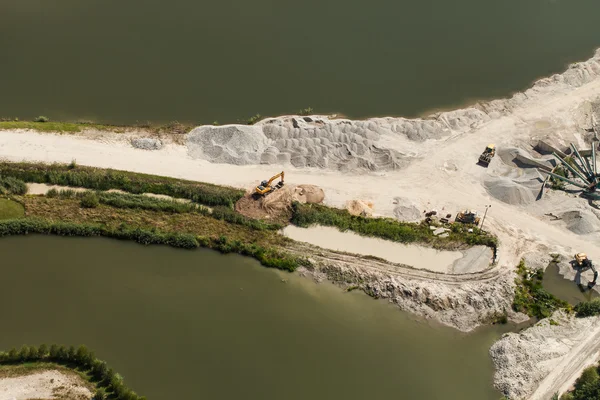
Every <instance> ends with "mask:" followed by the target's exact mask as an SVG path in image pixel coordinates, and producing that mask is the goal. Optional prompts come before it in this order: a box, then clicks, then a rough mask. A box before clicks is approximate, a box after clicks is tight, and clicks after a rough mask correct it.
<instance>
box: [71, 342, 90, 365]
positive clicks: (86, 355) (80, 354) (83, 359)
mask: <svg viewBox="0 0 600 400" xmlns="http://www.w3.org/2000/svg"><path fill="white" fill-rule="evenodd" d="M75 360H76V361H77V362H78V363H79V365H85V366H87V367H89V366H90V365H91V363H92V360H93V355H92V353H91V352H90V351H89V350H88V348H87V347H85V346H84V345H81V346H79V347H78V348H77V353H75Z"/></svg>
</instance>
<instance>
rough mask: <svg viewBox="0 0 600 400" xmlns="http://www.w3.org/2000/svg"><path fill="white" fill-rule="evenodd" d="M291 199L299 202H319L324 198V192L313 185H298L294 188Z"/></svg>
mask: <svg viewBox="0 0 600 400" xmlns="http://www.w3.org/2000/svg"><path fill="white" fill-rule="evenodd" d="M293 199H294V200H295V201H299V202H300V203H309V204H319V203H322V202H323V200H324V199H325V192H324V191H323V189H321V188H320V187H318V186H315V185H298V186H296V187H295V188H294V194H293Z"/></svg>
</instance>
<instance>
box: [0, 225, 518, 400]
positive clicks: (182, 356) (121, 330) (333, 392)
mask: <svg viewBox="0 0 600 400" xmlns="http://www.w3.org/2000/svg"><path fill="white" fill-rule="evenodd" d="M0 254H2V266H1V273H2V275H1V276H2V290H0V308H1V310H0V312H1V314H2V325H1V328H2V334H1V335H0V348H2V349H6V348H10V347H13V346H15V347H19V346H21V345H22V344H25V343H26V344H41V343H53V342H57V343H63V344H75V345H78V344H86V345H87V346H89V347H90V348H91V349H93V350H95V352H96V354H97V356H98V357H99V358H101V359H105V360H107V361H108V363H109V364H110V365H111V367H113V368H114V369H115V370H116V371H118V372H120V373H121V374H122V375H123V376H124V377H125V380H126V382H127V383H128V384H129V385H130V386H131V387H132V388H133V389H134V390H135V391H137V392H138V393H140V394H143V395H145V396H147V397H148V399H152V400H172V399H200V398H204V399H232V400H233V399H256V400H270V399H273V400H280V399H286V400H288V399H289V400H295V399H298V400H305V399H315V400H320V399H323V400H325V399H327V400H329V399H357V400H358V399H361V400H362V399H365V398H398V399H400V398H402V399H427V400H437V399H439V400H448V399H457V400H458V399H460V400H487V399H489V400H497V399H498V398H499V397H500V396H499V394H498V393H496V392H495V391H494V390H493V389H492V385H491V382H492V373H493V369H492V364H491V361H490V359H489V357H488V348H489V346H490V345H491V344H492V343H493V342H494V341H495V340H496V339H497V338H498V337H499V336H500V335H501V333H502V332H503V331H506V330H508V329H509V327H508V326H502V327H487V328H485V329H481V330H478V331H477V332H475V333H473V334H469V335H464V334H461V333H459V332H457V331H455V330H452V329H449V328H445V327H439V326H432V325H431V324H428V323H425V322H423V321H422V320H420V319H416V318H413V317H411V316H410V315H408V314H406V313H403V312H401V311H399V310H398V309H397V308H395V307H394V306H392V305H390V304H388V303H385V302H381V301H375V300H373V299H371V298H369V297H367V296H366V295H364V294H361V293H356V292H351V293H344V292H343V291H341V290H340V289H339V288H337V287H334V286H332V285H329V284H319V285H317V284H315V283H313V282H312V281H309V280H307V279H304V278H301V277H299V276H297V275H293V274H287V273H285V274H284V273H281V272H278V271H274V270H269V269H266V268H263V267H261V266H260V265H258V263H256V262H255V261H254V260H251V259H247V258H242V257H239V256H223V255H220V254H217V253H215V252H211V251H203V250H197V251H184V250H176V249H172V248H168V247H147V248H144V247H142V246H140V245H137V244H134V243H129V242H120V241H114V240H108V239H81V238H80V239H67V238H58V237H45V236H31V237H12V238H4V239H1V240H0ZM282 279H285V280H287V282H282Z"/></svg>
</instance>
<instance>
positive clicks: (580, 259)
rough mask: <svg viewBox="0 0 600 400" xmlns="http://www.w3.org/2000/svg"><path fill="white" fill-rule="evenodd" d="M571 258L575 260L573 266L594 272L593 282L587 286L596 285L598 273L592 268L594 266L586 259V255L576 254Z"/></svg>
mask: <svg viewBox="0 0 600 400" xmlns="http://www.w3.org/2000/svg"><path fill="white" fill-rule="evenodd" d="M573 258H575V264H576V265H577V267H579V268H580V269H581V270H588V269H591V270H592V271H593V272H594V280H593V281H591V282H590V283H588V286H590V287H591V286H594V285H596V279H598V271H597V270H596V268H595V267H594V264H593V263H592V260H590V259H589V258H588V256H587V254H585V253H577V254H575V256H574V257H573Z"/></svg>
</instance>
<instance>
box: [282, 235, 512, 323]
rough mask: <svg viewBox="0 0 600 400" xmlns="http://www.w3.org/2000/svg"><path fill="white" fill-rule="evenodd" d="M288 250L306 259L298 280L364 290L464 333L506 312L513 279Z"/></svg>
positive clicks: (498, 271)
mask: <svg viewBox="0 0 600 400" xmlns="http://www.w3.org/2000/svg"><path fill="white" fill-rule="evenodd" d="M288 251H290V252H292V253H295V254H298V255H304V256H306V257H308V259H309V261H310V263H311V265H310V266H309V267H302V268H299V269H298V272H299V273H300V274H301V275H304V276H307V277H310V278H312V279H315V280H316V281H322V280H324V279H327V280H330V281H331V282H333V283H335V284H337V285H339V286H341V287H342V288H345V289H359V290H363V291H364V292H365V293H367V294H368V295H370V296H372V297H375V298H379V299H387V300H389V301H390V302H391V303H394V304H395V305H397V306H398V307H399V308H401V309H402V310H405V311H409V312H412V313H414V314H416V315H419V316H422V317H425V318H427V319H433V320H436V321H438V322H441V323H443V324H445V325H448V326H451V327H453V328H456V329H458V330H461V331H464V332H469V331H471V330H473V329H475V328H477V327H478V326H480V325H483V324H488V323H490V322H493V321H495V320H496V319H497V318H498V317H499V316H501V315H504V314H505V313H506V314H508V316H509V318H510V319H511V320H514V321H519V322H521V321H522V319H520V318H519V316H518V315H514V313H513V312H512V311H511V304H512V297H513V295H514V277H513V275H512V274H511V273H510V270H507V269H502V268H498V267H494V268H490V269H488V270H485V271H483V272H477V273H470V274H461V275H452V274H446V273H437V272H431V271H427V270H421V269H415V268H413V267H412V266H409V265H404V264H392V263H389V262H385V261H384V260H377V259H372V258H367V257H360V256H355V255H352V254H345V253H336V252H333V251H329V250H326V249H322V248H315V247H314V246H311V245H309V244H303V243H298V244H295V245H293V246H291V247H289V248H288Z"/></svg>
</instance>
